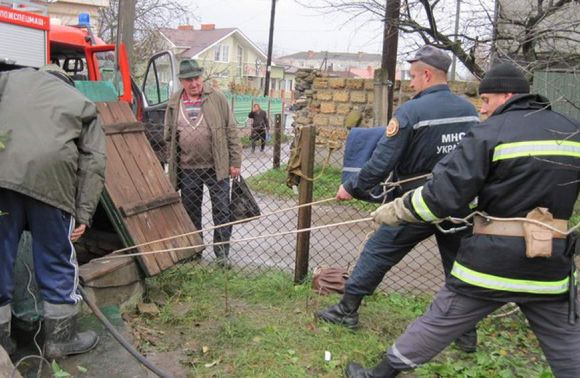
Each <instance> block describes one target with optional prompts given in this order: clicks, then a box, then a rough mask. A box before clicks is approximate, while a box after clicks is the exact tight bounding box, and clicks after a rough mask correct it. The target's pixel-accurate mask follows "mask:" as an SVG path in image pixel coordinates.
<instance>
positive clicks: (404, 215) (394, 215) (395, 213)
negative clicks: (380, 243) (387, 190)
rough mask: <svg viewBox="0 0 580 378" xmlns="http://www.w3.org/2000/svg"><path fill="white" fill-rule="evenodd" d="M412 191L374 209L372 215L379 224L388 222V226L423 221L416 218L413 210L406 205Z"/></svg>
mask: <svg viewBox="0 0 580 378" xmlns="http://www.w3.org/2000/svg"><path fill="white" fill-rule="evenodd" d="M410 193H411V192H407V193H405V194H404V195H403V197H399V198H396V199H395V200H393V201H391V202H389V203H386V204H384V205H382V206H381V207H379V208H378V209H376V210H375V211H373V212H372V213H371V217H373V220H374V221H375V222H376V223H378V224H386V225H387V226H398V225H400V224H401V223H404V222H407V223H421V222H422V221H421V220H419V219H417V218H415V216H414V215H413V213H412V212H411V210H409V209H407V207H406V206H405V203H404V201H405V198H406V197H407V196H409V195H410Z"/></svg>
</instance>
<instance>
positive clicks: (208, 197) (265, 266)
mask: <svg viewBox="0 0 580 378" xmlns="http://www.w3.org/2000/svg"><path fill="white" fill-rule="evenodd" d="M235 100H236V101H234V104H236V103H237V104H238V105H239V104H240V103H241V102H242V100H244V98H243V97H242V96H237V97H236V98H235ZM246 100H248V101H246V102H248V103H247V104H245V105H247V106H245V107H243V109H242V110H243V113H244V114H243V115H242V110H240V108H238V109H237V113H236V112H235V114H236V120H237V121H238V126H237V127H238V132H239V134H240V139H241V143H242V166H241V175H242V177H243V178H244V179H245V180H246V182H247V183H248V185H249V186H250V188H251V190H252V193H253V195H254V198H255V200H256V202H257V203H258V205H259V207H260V210H261V213H262V215H264V216H263V217H261V218H259V219H255V220H252V221H249V222H245V223H240V224H236V225H233V227H222V228H218V229H216V230H207V229H208V228H212V227H214V226H217V225H219V224H222V223H227V222H229V221H230V214H229V188H230V186H231V183H230V180H229V179H223V180H218V177H217V175H216V172H215V169H213V168H212V167H213V166H214V164H215V161H213V160H212V159H211V147H210V146H211V142H212V141H211V137H210V135H209V134H207V129H206V130H205V131H204V130H202V129H201V128H203V127H207V125H202V124H199V125H195V123H193V124H191V125H187V127H181V128H180V131H179V144H180V146H181V148H180V152H179V155H180V156H179V159H180V166H181V169H180V170H179V174H178V186H179V188H180V194H181V198H182V202H183V205H184V207H185V208H186V210H187V212H188V214H189V215H190V217H191V219H192V220H193V223H194V224H195V226H196V228H198V229H206V230H207V231H204V232H203V235H202V236H203V240H204V243H205V244H207V246H206V248H205V250H204V252H203V254H202V257H201V259H200V260H198V263H199V264H200V265H201V266H207V267H208V268H213V267H215V266H216V265H219V263H220V258H223V257H225V255H226V254H227V255H228V257H229V259H228V260H229V263H230V264H231V266H232V272H233V273H235V274H249V273H256V272H259V271H263V270H270V269H276V270H283V271H286V272H289V273H291V272H292V271H293V269H294V254H295V251H294V249H295V243H296V235H295V234H290V235H283V236H276V237H268V238H259V239H256V240H249V241H240V242H238V241H237V240H240V239H252V238H257V237H261V236H263V235H266V234H275V233H280V232H285V231H290V230H294V229H296V222H297V218H296V213H297V211H296V210H289V211H283V212H279V213H277V214H275V215H271V216H268V214H270V213H272V212H276V211H280V210H283V209H287V208H291V207H295V206H296V205H297V196H296V194H295V193H294V192H292V190H291V189H290V188H287V187H286V185H285V178H286V173H285V167H284V166H282V167H281V168H279V169H273V168H272V167H273V150H274V148H273V138H272V137H271V136H270V135H268V136H267V138H266V142H265V146H264V149H263V151H262V150H261V141H260V140H256V146H255V149H254V150H253V148H252V139H253V138H252V137H251V122H246V120H247V115H248V112H249V109H250V105H251V98H250V97H249V96H248V99H246ZM265 108H266V109H267V108H268V105H267V104H266V105H265ZM272 108H275V109H274V112H279V111H281V110H282V108H281V102H280V101H278V102H276V101H273V105H272ZM278 108H279V109H278ZM242 119H243V122H242ZM289 122H290V120H289ZM270 124H271V127H270V132H273V129H274V125H273V123H272V121H271V122H270ZM282 127H283V131H282V146H281V159H280V160H281V161H282V164H284V163H285V162H286V161H287V160H288V154H289V150H290V141H291V135H289V133H290V132H291V128H290V127H288V128H287V130H284V129H285V128H284V126H282ZM162 130H163V120H162V117H160V116H158V117H157V118H156V119H151V120H150V121H149V122H148V124H147V136H148V138H149V141H150V143H151V145H152V147H153V149H154V150H155V151H156V152H157V154H158V157H159V158H160V160H161V162H162V163H166V160H167V158H166V156H167V152H168V150H169V148H168V143H166V142H165V141H164V140H163V137H162V135H163V133H162ZM200 140H203V141H204V142H201V143H200V142H199V141H200ZM192 146H193V147H192ZM207 157H210V159H207ZM228 228H229V229H231V234H230V233H229V232H228ZM230 235H231V239H230ZM228 240H230V245H229V246H228V245H224V246H217V245H216V246H211V244H212V243H214V242H224V241H228ZM188 266H191V265H188V264H186V265H184V266H183V268H184V269H187V267H188Z"/></svg>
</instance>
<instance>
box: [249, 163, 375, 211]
mask: <svg viewBox="0 0 580 378" xmlns="http://www.w3.org/2000/svg"><path fill="white" fill-rule="evenodd" d="M286 168H287V166H286V165H283V166H281V167H280V169H270V170H269V171H266V172H264V173H262V174H260V175H256V176H252V177H249V178H247V179H246V182H247V183H248V185H250V188H252V190H253V191H256V192H260V193H265V194H269V195H272V196H275V197H278V198H296V197H297V195H296V194H295V193H294V192H293V191H292V189H290V188H289V187H288V186H287V185H286V178H287V176H288V172H287V171H286ZM323 169H324V170H323ZM321 172H322V174H321ZM341 175H342V172H341V170H340V169H339V168H335V167H325V168H323V166H316V167H315V168H314V177H315V178H316V180H315V181H314V189H313V193H312V197H313V202H316V201H319V200H322V199H326V198H330V197H334V196H335V195H336V192H337V190H338V187H339V186H340V183H341V181H340V178H341ZM341 204H342V205H346V206H353V207H356V208H357V209H360V210H364V211H372V210H374V209H376V208H377V204H371V203H368V202H364V201H359V200H352V201H342V202H341Z"/></svg>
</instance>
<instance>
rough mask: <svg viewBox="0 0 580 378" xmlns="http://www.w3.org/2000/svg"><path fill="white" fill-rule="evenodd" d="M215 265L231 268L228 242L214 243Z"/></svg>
mask: <svg viewBox="0 0 580 378" xmlns="http://www.w3.org/2000/svg"><path fill="white" fill-rule="evenodd" d="M213 251H214V253H215V257H216V263H217V265H218V266H219V267H220V268H222V269H232V263H231V261H230V258H229V254H230V246H229V244H222V245H216V246H214V247H213Z"/></svg>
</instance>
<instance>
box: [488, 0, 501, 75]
mask: <svg viewBox="0 0 580 378" xmlns="http://www.w3.org/2000/svg"><path fill="white" fill-rule="evenodd" d="M500 7H501V5H500V3H499V0H495V1H494V8H493V32H492V38H491V39H492V42H491V59H490V60H491V62H490V63H491V64H490V65H493V64H494V63H495V60H496V58H497V34H498V30H497V23H498V21H499V17H500V12H501V8H500Z"/></svg>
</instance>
